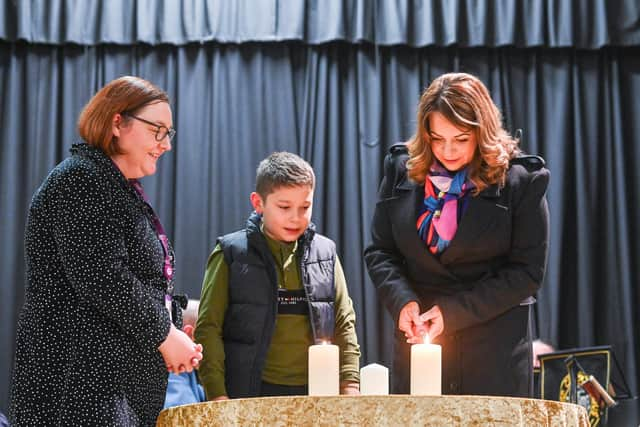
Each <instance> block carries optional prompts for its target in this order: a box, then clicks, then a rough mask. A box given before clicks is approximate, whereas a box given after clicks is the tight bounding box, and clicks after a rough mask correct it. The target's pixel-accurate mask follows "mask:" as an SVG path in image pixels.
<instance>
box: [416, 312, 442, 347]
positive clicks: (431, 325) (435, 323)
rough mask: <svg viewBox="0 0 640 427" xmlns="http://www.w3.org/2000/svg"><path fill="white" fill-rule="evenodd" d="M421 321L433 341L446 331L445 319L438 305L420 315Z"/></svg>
mask: <svg viewBox="0 0 640 427" xmlns="http://www.w3.org/2000/svg"><path fill="white" fill-rule="evenodd" d="M420 320H422V321H423V322H424V323H425V324H426V327H427V333H428V334H429V339H430V340H433V339H434V338H436V337H437V336H438V335H440V334H441V333H442V331H444V318H443V317H442V311H440V307H438V306H437V305H434V306H433V307H431V308H430V309H429V310H427V311H425V312H424V313H422V314H421V315H420Z"/></svg>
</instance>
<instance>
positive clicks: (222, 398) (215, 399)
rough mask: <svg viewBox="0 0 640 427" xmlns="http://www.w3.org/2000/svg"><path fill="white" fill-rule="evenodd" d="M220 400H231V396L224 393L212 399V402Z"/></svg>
mask: <svg viewBox="0 0 640 427" xmlns="http://www.w3.org/2000/svg"><path fill="white" fill-rule="evenodd" d="M219 400H229V396H225V395H222V396H218V397H214V398H213V399H211V401H212V402H217V401H219Z"/></svg>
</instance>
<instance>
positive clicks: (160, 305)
mask: <svg viewBox="0 0 640 427" xmlns="http://www.w3.org/2000/svg"><path fill="white" fill-rule="evenodd" d="M72 153H73V155H72V156H71V157H70V158H68V159H66V160H65V161H63V162H62V163H60V164H59V165H58V166H57V167H56V168H55V169H54V170H53V171H52V172H51V173H50V174H49V176H48V177H47V178H46V180H45V181H44V183H43V184H42V186H41V187H40V188H39V189H38V190H37V192H36V194H35V195H34V197H33V200H32V202H31V207H30V210H29V217H28V220H27V227H26V232H25V253H26V256H25V258H26V262H27V287H26V294H25V302H24V307H23V309H22V312H21V315H20V319H19V324H18V332H17V346H16V359H15V369H14V373H13V378H12V385H11V402H10V418H12V420H13V423H14V424H15V425H60V426H68V425H92V426H93V425H109V426H114V425H118V426H120V425H122V426H130V425H154V424H155V420H156V417H157V416H158V414H159V412H160V410H161V409H162V405H163V403H164V397H165V390H166V384H167V372H166V368H165V366H164V362H163V359H162V356H161V354H160V353H159V352H158V350H157V348H158V346H159V345H160V343H161V342H162V341H164V339H165V338H166V336H167V334H168V331H169V326H170V320H169V316H168V313H167V311H166V309H165V306H164V302H163V300H164V293H165V291H166V289H167V283H166V280H165V278H164V276H163V274H162V266H163V261H164V253H163V250H162V246H161V244H160V242H159V240H158V238H157V235H156V233H155V230H154V228H153V225H152V223H151V221H150V216H149V212H148V207H147V206H146V205H145V204H144V203H143V202H142V200H141V199H140V198H139V196H138V195H137V194H136V193H135V191H134V190H133V188H131V186H130V185H129V183H128V182H127V180H126V179H125V178H124V176H123V175H122V174H121V173H120V171H119V170H118V169H117V167H116V166H115V165H114V164H113V162H112V161H111V159H109V157H107V156H105V155H104V154H103V153H102V152H101V151H100V150H98V149H95V148H93V147H90V146H88V145H86V144H76V145H74V147H73V148H72Z"/></svg>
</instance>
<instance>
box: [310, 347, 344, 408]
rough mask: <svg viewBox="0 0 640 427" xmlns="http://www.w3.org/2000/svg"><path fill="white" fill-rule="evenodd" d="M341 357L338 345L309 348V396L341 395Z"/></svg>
mask: <svg viewBox="0 0 640 427" xmlns="http://www.w3.org/2000/svg"><path fill="white" fill-rule="evenodd" d="M339 371H340V356H339V349H338V346H337V345H333V344H328V343H322V344H317V345H312V346H310V347H309V396H337V395H338V394H340V372H339Z"/></svg>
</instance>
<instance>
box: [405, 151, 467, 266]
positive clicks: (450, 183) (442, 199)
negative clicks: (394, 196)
mask: <svg viewBox="0 0 640 427" xmlns="http://www.w3.org/2000/svg"><path fill="white" fill-rule="evenodd" d="M472 188H474V185H473V183H472V182H471V181H468V180H467V169H466V168H464V169H462V170H460V171H458V172H456V173H455V175H452V174H451V173H450V172H449V171H447V170H446V169H445V168H444V167H442V166H441V165H440V164H439V163H434V164H433V165H432V166H431V168H430V169H429V176H428V177H427V179H425V183H424V201H423V204H422V206H421V208H420V214H419V215H418V221H417V223H416V225H417V228H418V235H419V236H420V238H421V239H422V240H423V241H424V242H425V243H426V244H427V246H428V247H429V250H430V251H431V252H432V253H434V254H437V255H439V254H441V253H442V252H443V251H444V250H445V249H446V248H447V247H448V246H449V244H450V243H451V240H452V239H453V237H454V236H455V234H456V231H457V230H458V221H459V220H460V218H461V217H462V214H463V213H464V210H465V209H466V195H467V194H468V192H469V190H470V189H472ZM459 201H461V202H462V203H458V202H459Z"/></svg>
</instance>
